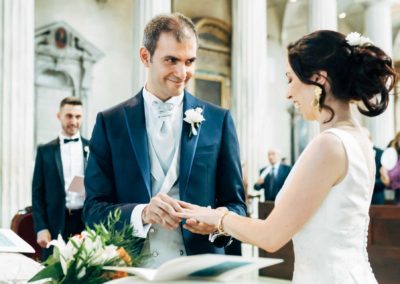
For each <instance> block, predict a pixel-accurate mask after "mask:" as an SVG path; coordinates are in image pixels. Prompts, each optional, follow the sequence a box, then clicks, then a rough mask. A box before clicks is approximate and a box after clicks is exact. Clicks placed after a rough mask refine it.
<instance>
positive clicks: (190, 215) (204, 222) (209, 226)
mask: <svg viewBox="0 0 400 284" xmlns="http://www.w3.org/2000/svg"><path fill="white" fill-rule="evenodd" d="M178 203H179V205H180V207H181V208H182V209H183V210H182V211H180V212H177V213H175V216H176V217H178V218H182V219H186V224H185V225H183V227H184V228H185V229H187V230H189V231H190V232H192V233H195V234H202V235H208V234H211V233H214V232H215V230H216V226H217V224H218V221H219V219H220V218H221V217H222V215H223V214H224V213H225V212H226V211H227V210H228V209H227V208H225V207H219V208H217V209H211V208H209V207H201V206H198V205H194V204H191V203H187V202H185V201H181V200H179V201H178Z"/></svg>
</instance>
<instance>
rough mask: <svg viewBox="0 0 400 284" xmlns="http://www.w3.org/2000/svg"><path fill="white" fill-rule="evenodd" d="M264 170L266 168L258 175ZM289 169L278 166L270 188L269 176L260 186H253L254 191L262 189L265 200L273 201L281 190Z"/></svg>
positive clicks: (288, 167) (285, 166)
mask: <svg viewBox="0 0 400 284" xmlns="http://www.w3.org/2000/svg"><path fill="white" fill-rule="evenodd" d="M264 169H266V167H264V168H262V169H261V170H260V174H261V173H262V172H263V171H264ZM290 170H291V167H290V166H288V165H283V164H280V165H279V168H278V172H277V174H276V176H275V177H274V181H273V184H272V187H271V178H270V175H269V174H267V176H266V177H265V178H264V182H263V183H262V184H255V185H254V189H255V190H260V189H264V195H265V200H270V201H275V198H276V195H277V194H278V192H279V190H281V188H282V186H283V184H284V183H285V180H286V178H287V176H288V175H289V173H290Z"/></svg>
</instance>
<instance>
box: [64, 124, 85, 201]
mask: <svg viewBox="0 0 400 284" xmlns="http://www.w3.org/2000/svg"><path fill="white" fill-rule="evenodd" d="M75 138H79V141H76V142H74V141H71V142H69V143H64V139H75ZM59 139H60V151H61V162H62V167H63V174H64V190H65V199H66V200H65V201H66V202H65V205H66V208H67V209H80V208H82V207H83V202H84V201H85V197H84V196H81V195H79V194H78V193H76V192H69V191H68V188H69V186H70V184H71V182H72V179H73V178H74V177H75V176H83V175H84V160H83V159H84V157H83V147H82V139H81V136H80V133H79V132H78V133H76V134H75V135H74V136H72V137H67V136H65V135H64V134H62V133H60V134H59Z"/></svg>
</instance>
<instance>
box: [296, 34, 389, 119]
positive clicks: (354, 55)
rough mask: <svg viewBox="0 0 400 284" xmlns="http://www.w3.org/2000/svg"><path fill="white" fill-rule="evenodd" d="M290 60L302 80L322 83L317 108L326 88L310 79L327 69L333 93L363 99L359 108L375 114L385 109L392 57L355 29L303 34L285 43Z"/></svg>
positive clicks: (307, 82) (366, 113)
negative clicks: (295, 39) (345, 34)
mask: <svg viewBox="0 0 400 284" xmlns="http://www.w3.org/2000/svg"><path fill="white" fill-rule="evenodd" d="M288 58H289V64H290V66H291V67H292V69H293V71H294V72H295V73H296V75H297V77H299V79H300V80H301V81H302V82H303V83H305V84H313V85H316V86H319V87H321V89H322V94H321V97H320V101H319V104H320V108H324V109H327V110H328V111H330V112H331V114H332V116H331V118H330V119H329V120H328V121H327V122H329V121H331V120H332V118H333V116H334V115H335V113H334V111H333V109H332V108H330V107H329V106H327V105H325V104H324V102H325V98H326V92H325V90H324V88H323V86H322V85H320V84H318V83H316V82H314V81H312V80H311V76H312V75H314V74H318V71H326V73H327V78H326V79H327V80H328V82H329V84H330V86H331V91H332V93H333V96H334V97H335V98H336V99H338V100H341V101H344V102H350V101H357V102H362V103H363V104H361V107H360V104H359V106H358V109H359V111H360V112H361V113H362V114H364V115H367V116H376V115H379V114H381V113H382V112H384V111H385V109H386V107H387V105H388V102H389V92H390V91H391V90H392V89H393V87H394V86H395V83H396V71H395V70H394V68H393V65H392V60H391V58H390V57H389V56H388V55H387V54H386V53H385V52H384V51H383V50H381V49H380V48H379V47H377V46H375V45H374V44H373V43H372V42H371V41H370V40H369V39H368V38H366V37H363V36H361V35H360V34H358V33H351V34H350V35H348V36H347V37H345V36H344V35H343V34H341V33H338V32H335V31H329V30H320V31H316V32H313V33H311V34H309V35H306V36H304V37H302V38H301V39H299V40H298V41H296V42H294V43H292V44H290V45H289V46H288Z"/></svg>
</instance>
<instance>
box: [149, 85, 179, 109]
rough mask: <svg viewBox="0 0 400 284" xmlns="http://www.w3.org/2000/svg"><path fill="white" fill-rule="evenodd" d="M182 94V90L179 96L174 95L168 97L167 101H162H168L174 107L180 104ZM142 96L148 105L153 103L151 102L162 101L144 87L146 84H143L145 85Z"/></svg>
mask: <svg viewBox="0 0 400 284" xmlns="http://www.w3.org/2000/svg"><path fill="white" fill-rule="evenodd" d="M183 95H184V92H182V94H180V95H179V96H174V97H171V98H169V99H168V100H167V101H165V102H164V103H167V102H168V103H171V104H173V105H174V107H176V106H178V105H180V104H181V102H182V100H183ZM143 98H144V101H145V103H146V104H147V105H148V106H152V105H153V102H157V103H160V102H163V101H162V100H160V99H159V98H158V97H157V96H156V95H154V94H152V93H150V92H149V91H148V90H147V89H146V85H145V87H144V88H143Z"/></svg>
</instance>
